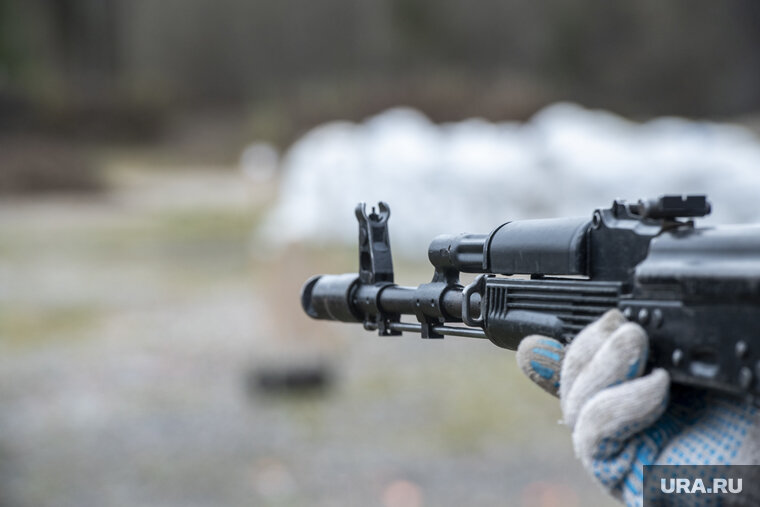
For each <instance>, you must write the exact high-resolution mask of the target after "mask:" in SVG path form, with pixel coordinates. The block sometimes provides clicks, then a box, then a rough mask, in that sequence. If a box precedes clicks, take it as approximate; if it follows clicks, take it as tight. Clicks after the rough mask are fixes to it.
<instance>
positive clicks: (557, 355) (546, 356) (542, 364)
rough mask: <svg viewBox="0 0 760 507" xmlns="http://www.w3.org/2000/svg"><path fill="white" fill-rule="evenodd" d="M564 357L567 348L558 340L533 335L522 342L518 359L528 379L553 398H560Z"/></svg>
mask: <svg viewBox="0 0 760 507" xmlns="http://www.w3.org/2000/svg"><path fill="white" fill-rule="evenodd" d="M564 355H565V348H564V346H563V345H562V344H561V343H560V342H558V341H557V340H554V339H552V338H547V337H545V336H539V335H532V336H528V337H527V338H525V339H524V340H522V341H521V342H520V345H519V346H518V348H517V355H516V358H517V364H518V366H519V367H520V369H521V370H522V371H523V373H524V374H525V375H526V376H527V377H528V378H530V379H531V380H532V381H533V382H534V383H535V384H537V385H538V386H539V387H541V388H542V389H543V390H544V391H546V392H548V393H549V394H551V395H552V396H558V391H559V372H560V368H561V365H562V359H563V357H564Z"/></svg>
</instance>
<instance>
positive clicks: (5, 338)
mask: <svg viewBox="0 0 760 507" xmlns="http://www.w3.org/2000/svg"><path fill="white" fill-rule="evenodd" d="M101 318H102V311H100V310H99V309H98V308H95V307H93V306H70V307H57V308H29V307H2V308H0V340H1V341H2V342H3V343H5V344H6V345H11V346H18V347H27V346H38V345H43V344H47V343H50V342H52V341H61V340H68V341H70V340H75V339H81V338H83V337H85V336H88V333H87V331H88V330H90V329H92V328H93V327H94V326H95V325H97V323H99V322H100V320H101Z"/></svg>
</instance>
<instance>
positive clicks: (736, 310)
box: [301, 196, 760, 401]
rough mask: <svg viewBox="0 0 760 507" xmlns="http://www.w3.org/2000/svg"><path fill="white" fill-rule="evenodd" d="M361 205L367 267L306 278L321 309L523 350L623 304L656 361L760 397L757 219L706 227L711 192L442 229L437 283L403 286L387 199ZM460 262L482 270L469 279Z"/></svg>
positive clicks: (398, 328) (309, 302)
mask: <svg viewBox="0 0 760 507" xmlns="http://www.w3.org/2000/svg"><path fill="white" fill-rule="evenodd" d="M356 212H357V217H358V218H359V224H360V228H359V229H360V233H359V245H360V246H359V249H360V269H359V274H346V275H322V276H315V277H313V278H311V279H310V280H309V281H307V283H306V285H305V286H304V288H303V291H302V294H301V302H302V305H303V308H304V310H305V311H306V313H307V314H308V315H310V316H311V317H314V318H318V319H330V320H340V321H344V322H363V323H364V327H365V328H366V329H369V330H378V331H379V334H381V335H393V334H400V333H401V332H402V331H416V332H420V333H421V334H422V336H423V337H424V338H440V337H443V336H444V335H456V336H471V337H484V338H488V339H489V340H491V341H492V342H493V343H495V344H496V345H498V346H500V347H504V348H508V349H515V348H516V347H517V345H518V344H519V342H520V340H521V339H522V338H524V337H525V336H527V335H530V334H543V335H547V336H552V337H554V338H557V339H559V340H560V341H562V342H564V343H569V342H571V341H572V340H573V338H574V337H575V335H576V334H577V333H578V332H579V331H580V330H581V329H582V328H583V327H584V326H586V325H588V324H589V323H591V322H593V321H594V320H595V319H597V318H598V317H600V316H601V315H602V314H603V313H605V312H606V311H607V310H609V309H612V308H618V309H620V310H621V311H622V312H623V315H625V316H626V318H628V319H629V320H631V321H634V322H638V323H639V324H640V325H641V326H643V327H644V329H646V331H647V332H648V334H649V337H650V367H662V368H665V369H667V370H668V371H669V372H670V374H671V378H672V379H673V381H674V382H676V383H679V384H685V385H691V386H698V387H703V388H707V389H714V390H717V391H721V392H724V393H727V394H737V395H741V396H744V397H747V398H752V399H754V400H756V401H758V400H760V225H747V226H726V227H715V228H706V227H702V228H700V227H696V226H695V225H694V222H693V221H692V220H689V218H692V217H697V216H704V215H706V214H707V213H709V212H710V206H709V203H708V202H707V200H706V199H705V197H704V196H689V197H686V198H681V197H680V196H665V197H661V198H660V199H658V200H650V201H639V202H638V203H637V204H626V203H625V202H622V201H616V202H615V203H613V205H612V207H611V208H608V209H598V210H596V211H595V212H594V213H593V215H592V216H591V217H590V218H558V219H547V220H524V221H516V222H507V223H505V224H503V225H501V226H499V227H497V228H496V229H495V230H494V231H492V232H491V233H490V234H461V235H459V236H439V237H438V238H436V239H434V240H433V241H432V242H431V244H430V247H429V250H428V257H429V259H430V261H431V263H432V264H433V266H434V268H435V272H434V276H433V280H432V281H431V282H430V283H427V284H423V285H420V286H419V287H416V288H412V287H399V286H397V285H395V284H394V283H393V267H392V263H391V256H390V242H389V239H388V230H387V220H388V216H389V209H388V207H387V205H385V204H384V203H381V204H380V212H379V214H378V213H374V212H373V213H371V214H369V215H367V213H366V211H365V209H364V205H363V204H361V205H359V206H358V207H357V210H356ZM462 272H466V273H480V275H479V276H478V277H476V279H475V281H474V282H473V283H471V284H469V285H468V286H467V287H463V286H462V285H461V284H460V283H459V274H460V273H462ZM402 315H413V316H415V317H416V320H417V322H412V323H407V322H401V316H402Z"/></svg>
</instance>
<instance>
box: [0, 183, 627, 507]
mask: <svg viewBox="0 0 760 507" xmlns="http://www.w3.org/2000/svg"><path fill="white" fill-rule="evenodd" d="M116 188H117V190H116V191H114V192H111V193H109V194H107V195H105V196H97V197H91V198H77V199H72V198H46V199H43V200H36V201H28V200H27V201H18V200H16V201H3V202H0V403H2V407H3V410H2V411H0V504H2V505H8V506H30V507H44V506H76V507H82V506H125V507H126V506H130V507H134V506H183V507H186V506H211V505H213V506H218V505H230V506H237V505H256V506H259V505H260V506H374V505H377V506H382V507H420V506H423V505H424V506H460V505H472V506H491V505H525V506H543V507H549V506H560V505H561V506H568V507H572V506H574V505H575V506H580V505H599V506H603V505H615V504H614V503H613V502H611V501H610V500H609V499H608V498H607V497H605V496H604V495H603V494H602V493H601V492H599V491H598V490H597V489H596V487H595V486H593V484H592V483H591V481H590V480H589V479H588V478H586V476H585V474H584V473H583V471H582V470H581V469H580V466H579V464H578V463H577V462H576V461H575V459H574V458H573V455H572V449H571V446H570V442H569V438H568V435H567V430H566V428H564V427H562V426H560V425H558V424H557V420H558V418H559V411H558V409H557V407H556V403H555V402H554V400H551V399H548V398H546V397H544V396H542V393H541V392H539V390H538V389H533V387H532V386H531V385H530V384H529V383H528V381H527V380H525V379H524V378H522V377H521V375H520V374H519V372H517V371H516V368H515V365H514V358H513V355H512V353H510V352H504V351H501V350H499V349H497V348H495V347H493V346H492V345H490V344H489V343H484V342H479V341H476V340H467V339H452V338H449V339H446V340H443V341H422V340H420V339H418V338H415V337H413V336H404V337H393V338H389V339H380V338H378V337H376V336H373V335H371V334H368V333H363V332H362V331H360V330H358V329H355V328H350V327H349V326H345V327H337V326H330V325H328V324H324V323H316V322H315V323H311V322H308V321H307V320H305V318H303V317H301V315H300V313H298V309H297V290H298V286H297V285H293V283H292V282H290V281H288V282H287V283H288V284H289V287H288V288H287V290H275V289H274V288H273V287H271V283H272V280H273V279H277V278H278V277H277V276H273V275H272V273H267V270H268V269H269V268H268V267H267V266H265V265H262V264H261V262H260V261H256V262H252V261H251V260H250V259H251V257H250V256H249V255H248V253H247V248H248V247H249V245H248V241H247V238H248V231H249V229H250V227H251V226H252V225H253V218H252V217H253V216H254V215H255V211H256V203H257V202H258V201H257V199H260V198H261V196H262V195H265V194H267V192H258V193H257V191H254V192H251V191H250V189H246V188H245V185H244V184H243V182H241V181H239V179H238V177H237V176H236V175H234V174H232V173H231V172H223V171H217V172H214V173H192V172H188V173H182V174H181V175H172V176H167V175H166V174H162V175H160V176H155V175H154V176H148V175H146V174H142V173H139V174H137V175H134V174H130V175H129V177H128V178H122V179H121V180H118V181H117V182H116ZM146 188H149V189H150V191H149V192H147V191H146V190H145V189H146ZM270 190H271V189H270ZM193 192H198V193H201V194H202V198H201V197H199V198H198V199H194V198H193V194H192V193H193ZM209 195H216V196H218V197H217V198H216V199H214V198H210V197H209ZM162 196H165V197H162ZM325 262H327V263H328V264H329V262H330V259H327V260H326V261H325ZM305 264H306V267H303V266H302V269H305V270H308V269H313V268H310V267H309V266H308V262H305ZM339 268H340V266H334V268H333V269H339ZM272 269H275V270H280V271H282V270H287V266H286V267H283V266H279V267H275V268H272ZM424 273H427V271H425V272H424ZM298 276H300V274H299V275H298ZM420 276H423V275H422V274H420ZM285 279H287V280H290V278H289V277H285ZM420 281H422V279H420ZM257 282H261V283H257ZM262 284H264V285H262ZM272 293H281V294H284V295H282V296H277V297H276V298H273V297H271V296H270V294H272ZM288 305H290V306H288ZM275 306H276V307H277V308H278V313H277V315H276V316H275V317H272V316H271V311H272V308H273V307H275ZM291 312H297V313H296V317H293V319H294V320H296V321H297V322H295V323H293V322H287V320H289V318H290V317H289V318H288V319H283V318H282V315H287V316H289V315H291ZM299 319H304V320H303V321H300V320H299ZM312 328H313V329H314V333H315V336H323V337H324V336H325V335H328V336H329V338H330V339H329V340H327V341H326V343H328V345H329V346H323V347H311V346H306V345H304V346H303V347H299V346H298V344H303V343H305V342H308V340H309V339H310V338H309V337H303V336H299V337H296V338H294V337H293V336H287V335H289V334H290V335H292V334H293V333H294V331H293V330H303V329H312ZM299 332H301V331H299ZM315 350H319V351H320V352H319V353H317V352H314V351H315ZM304 351H305V352H304ZM294 352H297V353H294ZM304 361H306V362H315V361H318V362H320V363H321V364H325V365H326V367H328V368H330V371H331V372H332V373H333V374H334V382H333V383H332V384H331V385H330V388H329V389H327V390H325V391H320V392H314V393H301V394H298V393H286V394H284V395H276V394H266V393H261V392H257V391H255V390H253V391H252V390H251V389H249V388H247V381H246V379H248V378H250V376H251V374H252V372H254V373H255V372H256V371H257V368H260V367H261V366H262V365H271V364H275V365H277V366H284V365H294V364H302V363H303V362H304Z"/></svg>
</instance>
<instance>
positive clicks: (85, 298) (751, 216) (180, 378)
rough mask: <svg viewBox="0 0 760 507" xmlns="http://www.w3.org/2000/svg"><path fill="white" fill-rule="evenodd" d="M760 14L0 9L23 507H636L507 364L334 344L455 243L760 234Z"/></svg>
mask: <svg viewBox="0 0 760 507" xmlns="http://www.w3.org/2000/svg"><path fill="white" fill-rule="evenodd" d="M758 132H760V4H758V3H757V2H754V1H752V0H742V1H739V0H728V1H725V2H720V3H716V2H711V1H706V0H689V1H686V0H677V1H672V2H658V1H655V0H643V1H638V2H624V3H620V2H616V3H610V2H602V1H598V0H578V1H575V2H570V3H568V2H560V1H556V0H547V1H545V2H529V1H527V0H501V1H495V0H467V1H464V0H445V1H442V0H437V1H433V0H387V1H383V0H353V1H349V0H324V1H321V2H313V1H305V0H293V1H289V2H262V1H244V0H216V1H214V2H211V1H208V0H164V1H162V2H152V1H146V0H129V1H126V0H23V1H22V0H0V505H3V506H6V505H7V506H35V507H37V506H104V505H108V506H140V505H145V506H207V505H257V506H307V505H308V506H354V505H362V506H364V505H366V506H383V507H421V506H459V505H463V504H466V505H473V506H476V505H477V506H490V505H521V506H542V507H553V506H560V505H561V506H567V507H572V506H581V505H614V503H613V502H612V501H611V500H609V499H608V498H607V497H606V496H605V495H604V494H603V493H601V492H600V491H599V490H597V488H596V486H594V485H593V483H592V481H591V480H590V479H588V478H586V476H585V474H584V472H583V471H582V470H581V469H580V466H579V464H578V463H577V462H576V461H575V459H574V457H573V451H572V448H571V444H570V441H569V435H568V431H567V429H566V428H565V427H564V426H561V425H559V424H558V423H557V421H558V419H559V418H560V413H559V410H558V408H557V406H556V401H555V400H553V399H550V398H549V397H547V396H544V395H543V393H542V392H539V390H538V389H534V388H533V386H532V385H530V383H529V382H528V381H527V380H526V379H524V378H522V376H521V374H520V373H519V372H518V371H517V370H516V366H515V361H514V358H513V354H512V353H511V352H507V351H503V350H500V349H497V348H496V347H494V346H493V345H491V344H490V343H481V342H479V341H477V340H468V339H464V338H460V339H457V338H448V339H446V340H442V341H434V340H431V341H423V340H420V339H418V338H417V337H416V336H413V335H408V334H407V335H405V336H403V337H400V338H396V337H394V338H392V339H387V338H384V339H380V338H378V337H377V336H375V335H372V334H370V333H365V332H364V331H362V330H361V329H359V327H358V326H347V325H343V326H341V325H332V324H330V323H324V322H316V321H309V320H308V319H307V318H306V317H305V316H304V315H302V311H301V309H300V306H299V303H298V292H299V290H300V287H301V284H302V282H303V281H304V280H305V279H306V278H307V277H308V276H310V275H312V274H315V273H325V272H328V273H330V272H332V273H340V272H350V271H353V270H355V269H356V266H357V259H356V246H355V245H354V241H355V238H356V223H355V219H354V218H353V206H354V205H355V203H356V202H358V201H360V200H366V201H370V202H374V201H377V200H379V199H383V200H385V201H388V202H389V203H390V205H391V208H392V210H393V216H392V219H391V224H390V231H391V239H392V243H393V248H394V252H395V253H396V254H397V256H396V259H395V261H396V270H397V278H396V279H397V281H398V282H401V283H403V284H409V285H416V284H419V283H423V282H427V281H428V279H429V277H430V275H431V269H430V268H429V267H428V266H427V264H426V262H427V257H426V251H427V250H426V247H427V244H428V242H429V241H430V239H432V238H433V237H434V236H435V235H437V234H440V233H446V232H448V233H458V232H462V231H471V232H486V231H488V230H490V229H491V228H493V227H494V226H495V225H498V224H499V223H501V222H503V221H506V220H511V219H515V218H526V217H544V216H556V215H567V214H587V213H591V211H592V210H593V208H595V207H598V206H606V205H608V204H609V203H610V202H611V200H612V199H613V198H616V197H624V198H628V199H638V198H640V197H649V196H656V195H659V194H662V193H665V192H676V193H683V192H707V193H708V194H709V195H710V196H711V197H712V201H713V205H714V210H715V212H714V216H713V218H712V220H713V221H714V222H713V223H720V222H729V221H730V222H748V221H756V220H758V219H760V207H757V197H756V196H757V192H758V189H759V188H760V175H759V173H758V171H759V170H760V141H759V140H758V137H757V135H758Z"/></svg>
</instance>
